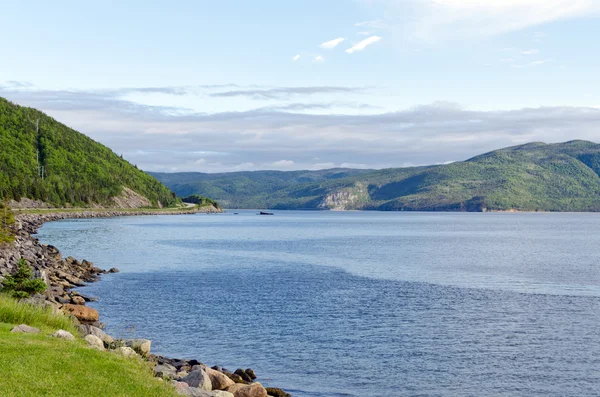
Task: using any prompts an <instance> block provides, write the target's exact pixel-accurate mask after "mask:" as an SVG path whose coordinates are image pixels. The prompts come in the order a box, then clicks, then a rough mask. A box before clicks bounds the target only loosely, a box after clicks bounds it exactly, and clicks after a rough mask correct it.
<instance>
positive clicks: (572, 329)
mask: <svg viewBox="0 0 600 397" xmlns="http://www.w3.org/2000/svg"><path fill="white" fill-rule="evenodd" d="M599 232H600V214H460V213H377V212H345V213H337V212H293V211H289V212H288V211H280V212H276V215H275V216H256V215H255V214H254V212H251V211H241V212H240V215H233V214H232V213H229V214H222V215H183V216H155V217H127V218H114V219H94V220H67V221H60V222H53V223H49V224H46V225H45V226H44V227H43V228H42V229H41V231H40V239H41V240H42V241H43V242H45V243H51V244H53V245H56V246H58V247H59V248H60V249H61V251H62V252H63V255H72V256H75V257H77V258H79V259H83V258H85V259H88V260H91V261H93V262H95V263H96V264H97V265H98V266H100V267H103V268H109V267H113V266H116V267H118V268H119V269H120V270H121V273H118V274H115V275H107V276H104V280H103V281H102V282H100V283H96V284H92V285H90V286H88V287H85V288H83V289H82V292H84V293H87V294H89V295H96V296H98V297H100V301H99V302H98V303H95V304H93V306H94V307H96V308H98V309H99V310H100V312H101V317H102V318H101V320H102V321H103V322H105V323H106V324H107V326H108V330H109V332H111V333H113V334H115V335H117V336H127V337H129V336H132V335H137V336H141V337H147V338H149V339H152V340H153V351H154V352H155V353H158V354H164V355H167V356H173V357H187V358H197V359H199V360H201V361H203V362H205V363H207V364H209V365H214V364H219V365H223V366H225V367H228V368H230V369H235V368H238V367H244V368H246V367H252V368H254V370H255V371H256V372H257V374H258V375H259V377H260V378H261V379H260V381H261V382H262V383H263V384H266V385H274V386H279V387H283V388H285V389H287V390H289V391H291V392H292V393H293V394H294V395H295V396H299V397H306V396H361V397H363V396H561V397H562V396H597V395H600V244H599V243H600V233H599Z"/></svg>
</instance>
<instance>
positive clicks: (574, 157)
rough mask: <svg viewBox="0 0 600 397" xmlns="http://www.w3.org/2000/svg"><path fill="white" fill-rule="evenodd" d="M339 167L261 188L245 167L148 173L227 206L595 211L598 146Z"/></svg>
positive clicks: (598, 204) (599, 187)
mask: <svg viewBox="0 0 600 397" xmlns="http://www.w3.org/2000/svg"><path fill="white" fill-rule="evenodd" d="M344 172H345V173H347V175H343V176H341V177H339V178H330V177H327V175H330V174H329V173H328V171H318V172H317V174H316V175H315V178H316V179H315V180H312V181H310V180H309V181H306V182H301V181H298V180H297V179H296V175H297V174H298V173H301V174H302V175H304V177H305V178H309V179H310V176H311V175H313V173H312V172H310V171H302V172H294V173H287V172H282V173H278V176H279V179H280V180H287V181H288V182H289V183H287V182H286V183H284V182H281V183H280V184H279V185H278V186H277V187H275V186H274V188H273V189H272V190H270V191H269V192H268V193H267V194H264V193H262V192H260V191H257V192H255V191H253V190H252V189H249V188H248V186H252V187H256V186H262V185H263V184H267V185H268V184H269V183H270V182H269V180H268V179H266V178H264V174H263V173H262V172H256V173H245V175H244V178H247V179H246V180H247V182H246V183H245V184H241V183H239V180H240V178H241V175H240V173H233V174H220V175H219V177H216V178H215V177H211V176H208V175H206V174H192V173H190V174H187V175H186V174H172V175H166V174H155V175H156V176H157V178H158V179H159V180H161V181H163V182H164V183H166V184H167V186H169V187H171V188H172V189H174V191H175V192H176V193H179V194H200V195H207V194H209V192H210V193H216V192H217V191H218V192H219V194H220V196H218V195H216V194H212V197H215V198H218V199H219V201H220V202H222V203H227V204H226V206H227V207H229V208H233V207H237V208H257V207H259V208H274V209H370V210H392V211H484V210H522V211H600V177H599V174H600V145H598V144H595V143H592V142H586V141H571V142H566V143H560V144H551V145H548V144H545V143H530V144H526V145H522V146H515V147H510V148H505V149H501V150H497V151H494V152H490V153H486V154H483V155H480V156H477V157H474V158H472V159H469V160H467V161H462V162H456V163H452V164H447V165H438V166H430V167H417V168H396V169H385V170H377V171H372V170H371V171H356V170H344ZM228 175H229V177H228ZM288 175H289V179H286V178H287V176H288ZM286 184H287V185H286ZM183 192H185V193H183ZM230 203H235V204H237V205H234V206H232V205H231V204H230Z"/></svg>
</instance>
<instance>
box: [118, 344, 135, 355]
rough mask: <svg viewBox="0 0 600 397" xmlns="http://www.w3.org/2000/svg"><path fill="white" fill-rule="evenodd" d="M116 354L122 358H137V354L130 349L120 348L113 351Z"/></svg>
mask: <svg viewBox="0 0 600 397" xmlns="http://www.w3.org/2000/svg"><path fill="white" fill-rule="evenodd" d="M115 352H116V353H117V354H120V355H122V356H123V357H137V355H138V354H137V353H136V352H135V350H133V349H132V348H131V347H127V346H121V347H117V348H116V349H115Z"/></svg>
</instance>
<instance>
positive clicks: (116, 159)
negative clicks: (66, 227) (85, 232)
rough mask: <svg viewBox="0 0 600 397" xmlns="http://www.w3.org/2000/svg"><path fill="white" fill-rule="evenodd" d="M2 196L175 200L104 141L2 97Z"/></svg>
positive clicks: (58, 200)
mask: <svg viewBox="0 0 600 397" xmlns="http://www.w3.org/2000/svg"><path fill="white" fill-rule="evenodd" d="M36 125H37V126H36ZM41 167H43V175H42V168H41ZM3 198H8V199H14V200H16V201H19V200H20V199H21V198H29V199H34V200H41V201H44V202H47V203H50V204H53V205H56V206H62V205H65V204H71V205H90V204H102V205H107V206H112V205H118V204H116V203H117V202H119V203H121V204H122V203H126V202H127V199H126V198H128V199H130V201H137V203H138V206H145V205H150V206H159V205H161V206H170V205H172V204H174V203H175V202H176V199H175V197H174V194H173V193H172V192H171V191H170V190H169V189H168V188H167V187H165V186H164V185H162V184H161V183H160V182H159V181H157V180H156V179H155V178H153V177H152V176H150V175H148V174H146V173H145V172H143V171H141V170H139V169H137V168H136V167H135V166H133V165H131V164H130V163H128V162H127V161H126V160H123V159H122V158H121V157H120V156H118V155H116V154H115V153H113V152H112V150H110V149H109V148H107V147H106V146H103V145H101V144H100V143H98V142H95V141H94V140H92V139H90V138H88V137H87V136H85V135H83V134H81V133H79V132H77V131H75V130H73V129H71V128H69V127H67V126H65V125H63V124H61V123H59V122H57V121H56V120H54V119H53V118H51V117H49V116H47V115H46V114H44V113H42V112H40V111H38V110H36V109H31V108H26V107H22V106H18V105H15V104H13V103H11V102H9V101H7V100H6V99H4V98H0V199H3ZM114 198H117V199H116V200H115V199H114ZM125 205H127V204H125Z"/></svg>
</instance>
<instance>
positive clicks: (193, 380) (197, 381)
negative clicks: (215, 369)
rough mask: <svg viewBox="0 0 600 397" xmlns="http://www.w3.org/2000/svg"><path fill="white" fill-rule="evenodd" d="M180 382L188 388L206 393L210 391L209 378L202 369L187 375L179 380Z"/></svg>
mask: <svg viewBox="0 0 600 397" xmlns="http://www.w3.org/2000/svg"><path fill="white" fill-rule="evenodd" d="M181 381H182V382H185V383H187V384H188V385H189V386H190V387H198V388H200V389H202V390H206V391H211V390H212V383H211V381H210V377H209V376H208V374H207V373H206V371H204V370H203V369H197V370H194V371H192V372H190V373H189V375H188V376H186V377H185V378H183V379H181Z"/></svg>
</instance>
